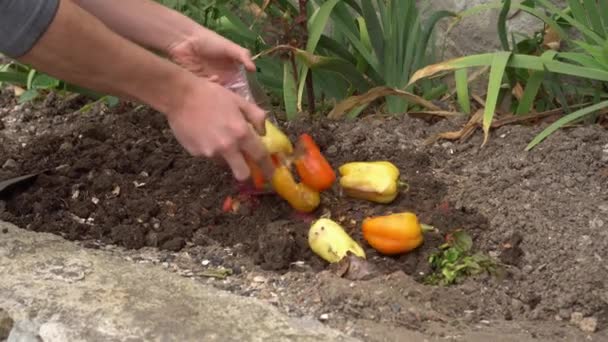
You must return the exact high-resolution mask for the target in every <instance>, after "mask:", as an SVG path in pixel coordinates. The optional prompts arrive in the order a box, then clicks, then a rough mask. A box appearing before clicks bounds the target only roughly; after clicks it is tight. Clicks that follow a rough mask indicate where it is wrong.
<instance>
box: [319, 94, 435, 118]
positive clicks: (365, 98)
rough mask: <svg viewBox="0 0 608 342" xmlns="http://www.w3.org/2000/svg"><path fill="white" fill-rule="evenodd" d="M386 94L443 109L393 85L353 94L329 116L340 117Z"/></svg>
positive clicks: (433, 109)
mask: <svg viewBox="0 0 608 342" xmlns="http://www.w3.org/2000/svg"><path fill="white" fill-rule="evenodd" d="M386 96H399V97H403V98H405V99H407V101H409V102H411V103H415V104H417V105H419V106H421V107H423V108H426V109H428V110H432V111H440V110H441V108H439V107H437V106H436V105H434V104H433V103H432V102H430V101H427V100H425V99H424V98H422V97H420V96H418V95H415V94H412V93H409V92H406V91H403V90H399V89H394V88H391V87H386V86H380V87H375V88H372V89H370V90H369V91H368V92H366V93H364V94H361V95H357V96H351V97H349V98H347V99H345V100H343V101H341V102H340V103H338V104H337V105H336V106H335V107H334V109H333V110H332V111H331V112H330V113H329V114H328V118H330V119H339V118H341V117H342V116H343V115H344V113H345V112H348V111H351V110H352V109H355V108H358V107H360V106H362V105H366V104H369V103H371V102H373V101H375V100H376V99H378V98H381V97H386Z"/></svg>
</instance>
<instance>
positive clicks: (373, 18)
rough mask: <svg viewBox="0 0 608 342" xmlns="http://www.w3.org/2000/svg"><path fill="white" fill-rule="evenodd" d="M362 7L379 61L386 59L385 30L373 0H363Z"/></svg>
mask: <svg viewBox="0 0 608 342" xmlns="http://www.w3.org/2000/svg"><path fill="white" fill-rule="evenodd" d="M361 9H362V12H363V18H364V19H365V23H366V25H367V30H368V32H369V35H370V36H371V37H374V39H372V41H371V42H372V45H373V46H374V51H375V52H376V58H377V59H378V60H379V61H383V60H384V40H383V39H382V37H384V30H383V29H382V26H380V21H379V20H378V12H377V11H376V8H375V7H374V4H373V2H372V1H371V0H363V1H361Z"/></svg>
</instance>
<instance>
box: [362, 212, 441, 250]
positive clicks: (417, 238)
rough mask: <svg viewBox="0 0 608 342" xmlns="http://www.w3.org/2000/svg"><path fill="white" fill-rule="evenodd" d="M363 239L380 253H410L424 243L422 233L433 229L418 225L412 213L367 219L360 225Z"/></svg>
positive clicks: (416, 218)
mask: <svg viewBox="0 0 608 342" xmlns="http://www.w3.org/2000/svg"><path fill="white" fill-rule="evenodd" d="M362 230H363V237H364V238H365V240H366V241H367V243H369V245H370V246H372V247H373V248H374V249H375V250H377V251H378V252H380V253H383V254H387V255H393V254H401V253H406V252H410V251H412V250H414V249H416V248H418V247H419V246H420V245H421V244H422V243H423V242H424V233H425V232H427V231H430V230H435V228H433V227H430V226H428V225H424V224H420V222H419V221H418V217H416V215H415V214H414V213H411V212H404V213H398V214H390V215H385V216H375V217H368V218H366V219H364V220H363V223H362Z"/></svg>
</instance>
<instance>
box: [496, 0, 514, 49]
mask: <svg viewBox="0 0 608 342" xmlns="http://www.w3.org/2000/svg"><path fill="white" fill-rule="evenodd" d="M503 4H504V5H503V7H502V9H501V10H500V15H499V16H498V38H500V44H502V49H503V50H505V51H511V47H509V39H508V38H507V18H508V16H509V11H510V10H511V0H503Z"/></svg>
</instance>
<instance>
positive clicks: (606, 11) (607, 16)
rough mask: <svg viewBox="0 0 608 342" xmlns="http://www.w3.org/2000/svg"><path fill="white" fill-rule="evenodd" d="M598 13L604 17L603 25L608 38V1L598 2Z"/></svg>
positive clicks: (599, 0) (601, 0) (605, 35)
mask: <svg viewBox="0 0 608 342" xmlns="http://www.w3.org/2000/svg"><path fill="white" fill-rule="evenodd" d="M597 3H598V8H599V10H598V12H599V13H600V15H601V17H602V23H603V24H604V32H605V34H604V37H605V38H608V37H607V36H608V0H598V1H597Z"/></svg>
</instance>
